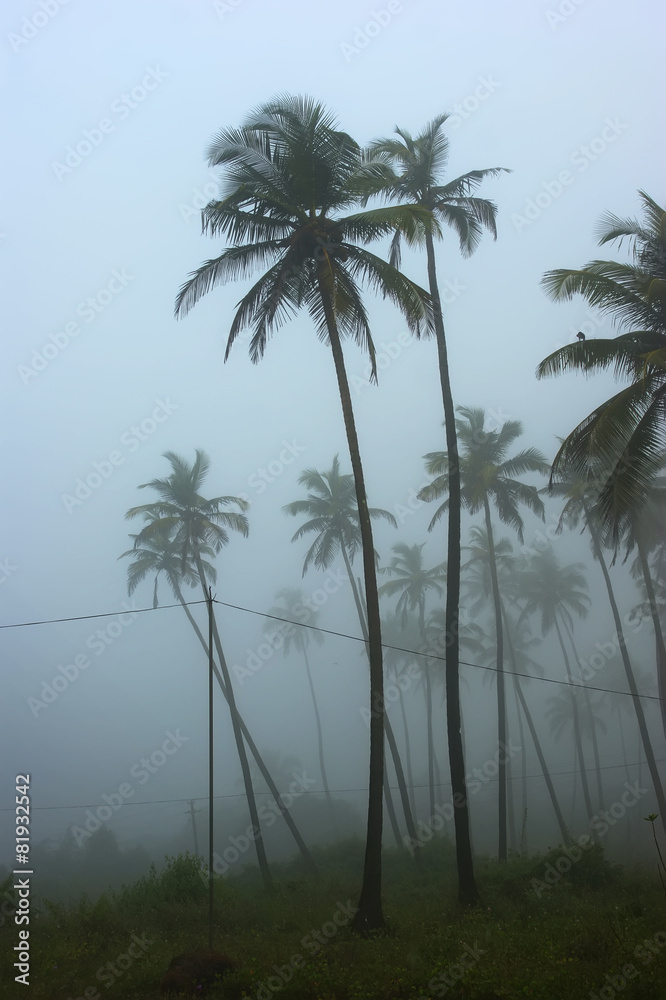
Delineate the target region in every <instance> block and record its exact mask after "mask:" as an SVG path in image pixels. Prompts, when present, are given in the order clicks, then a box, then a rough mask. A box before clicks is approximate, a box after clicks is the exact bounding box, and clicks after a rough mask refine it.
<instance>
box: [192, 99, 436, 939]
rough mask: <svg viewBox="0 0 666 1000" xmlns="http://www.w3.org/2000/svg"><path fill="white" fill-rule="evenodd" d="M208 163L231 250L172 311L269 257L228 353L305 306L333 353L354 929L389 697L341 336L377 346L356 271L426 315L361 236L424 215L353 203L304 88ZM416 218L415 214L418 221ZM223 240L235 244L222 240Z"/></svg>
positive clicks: (342, 156)
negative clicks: (357, 591) (355, 839)
mask: <svg viewBox="0 0 666 1000" xmlns="http://www.w3.org/2000/svg"><path fill="white" fill-rule="evenodd" d="M208 159H209V164H210V165H211V166H225V167H226V171H227V177H226V188H227V191H228V194H227V195H226V197H225V198H223V199H222V200H221V201H214V202H211V203H210V204H209V205H208V206H207V207H206V208H205V209H204V212H203V227H204V231H205V232H207V233H208V234H210V235H211V236H224V237H225V238H226V239H227V240H228V241H229V242H228V245H227V248H226V249H225V250H223V251H222V253H221V254H220V255H219V256H218V257H217V258H215V259H214V260H209V261H207V262H206V263H204V264H203V265H202V266H201V267H200V268H199V269H198V270H197V271H195V272H194V273H193V274H192V275H191V277H190V279H189V280H188V281H187V282H186V283H185V284H184V285H183V287H182V288H181V291H180V293H179V295H178V298H177V300H176V312H177V314H178V315H184V314H185V313H186V312H187V311H188V310H189V309H190V308H191V307H192V306H193V305H194V304H195V303H196V302H197V301H198V300H199V299H200V298H201V297H202V296H203V295H204V294H206V292H208V291H209V290H210V289H211V288H212V287H213V286H214V285H217V284H220V283H223V282H228V281H230V280H235V279H237V278H244V277H247V276H249V275H250V274H251V273H252V272H253V271H255V270H256V269H257V268H265V267H266V266H268V270H266V271H265V272H264V273H263V274H262V276H261V277H260V278H259V279H258V280H257V281H256V283H255V284H254V285H253V286H252V288H251V289H250V291H249V292H247V293H246V295H245V296H244V297H243V298H242V300H241V302H240V304H239V306H238V309H237V312H236V315H235V317H234V319H233V321H232V324H231V329H230V332H229V338H228V342H227V351H226V357H228V354H229V351H230V349H231V346H232V344H233V342H234V340H235V339H236V337H237V336H238V334H239V333H240V332H241V330H243V329H244V328H245V327H248V326H249V327H251V328H252V330H253V335H252V339H251V340H250V357H251V358H252V360H253V361H259V360H260V358H261V357H262V356H263V353H264V351H265V349H266V345H267V342H268V338H269V336H270V335H271V333H272V332H273V331H274V330H276V329H277V328H278V327H279V326H280V325H281V324H282V323H283V322H284V320H285V319H286V318H287V317H288V316H290V315H293V314H295V313H296V312H297V311H298V310H299V309H301V308H302V307H305V308H306V309H307V310H308V312H309V314H310V316H311V318H312V320H313V322H314V324H315V329H316V331H317V334H318V336H319V338H320V339H321V340H323V341H324V342H325V343H327V344H328V345H329V346H330V348H331V351H332V354H333V363H334V366H335V374H336V378H337V383H338V389H339V393H340V402H341V405H342V411H343V417H344V422H345V429H346V432H347V441H348V444H349V452H350V457H351V464H352V472H353V476H354V485H355V490H356V499H357V504H358V512H359V527H360V530H361V537H362V555H363V573H364V578H365V591H366V602H367V615H368V632H369V640H368V646H369V657H370V687H371V695H370V710H371V718H370V778H369V786H370V789H369V803H368V827H367V840H366V854H365V863H364V874H363V886H362V889H361V897H360V900H359V905H358V912H357V914H356V916H355V917H354V920H353V922H352V924H353V927H354V929H355V930H358V931H369V930H372V929H374V928H378V927H381V926H383V923H384V920H383V913H382V903H381V844H382V786H383V774H384V697H383V681H384V678H383V670H382V647H381V623H380V617H379V597H378V595H377V580H376V572H375V560H374V545H373V540H372V526H371V522H370V514H369V511H368V502H367V496H366V489H365V481H364V474H363V466H362V463H361V453H360V448H359V443H358V435H357V431H356V423H355V419H354V413H353V408H352V401H351V393H350V389H349V380H348V377H347V372H346V368H345V362H344V354H343V350H342V340H343V338H345V337H351V338H352V339H353V340H355V341H356V342H357V343H358V344H359V345H360V346H361V347H362V348H363V349H364V350H366V351H367V352H368V353H369V356H370V361H371V368H372V376H373V377H376V369H375V350H374V345H373V342H372V336H371V333H370V326H369V323H368V319H367V313H366V310H365V306H364V304H363V300H362V297H361V289H360V286H359V281H364V282H366V283H367V284H369V285H370V286H371V287H372V288H373V289H374V290H377V291H379V292H381V293H382V294H383V295H385V296H387V297H388V298H390V299H391V300H392V301H393V302H394V303H395V304H396V305H397V306H398V307H399V308H400V310H401V311H402V313H403V315H404V317H405V319H406V322H407V324H408V326H409V328H410V329H412V330H414V331H415V332H419V331H420V328H421V325H422V324H424V323H427V322H429V320H430V301H429V297H428V296H427V295H426V293H424V292H423V291H422V290H421V289H420V288H418V286H416V285H415V284H414V283H413V282H411V281H409V280H408V279H407V278H405V277H404V276H403V275H402V274H400V272H399V271H398V270H397V269H396V268H394V267H392V266H391V265H390V264H387V263H386V262H385V261H383V260H381V259H380V258H379V257H376V256H375V255H374V254H371V253H370V252H369V251H367V250H366V249H364V248H362V247H361V246H359V243H367V242H369V241H371V240H373V239H376V238H378V237H381V236H384V235H387V234H388V233H390V232H394V231H395V230H396V229H402V228H404V229H405V231H406V232H407V233H408V234H409V233H411V232H412V231H413V230H414V228H415V226H417V225H418V224H419V219H420V218H421V219H422V217H423V214H424V213H419V212H418V211H416V210H414V209H413V208H412V207H411V206H404V207H401V206H398V207H391V208H380V209H375V210H373V211H367V210H365V211H359V212H356V213H355V214H352V215H349V214H348V213H349V209H350V208H351V207H353V206H354V205H358V204H359V199H360V196H361V191H360V188H359V175H360V168H361V167H362V162H363V157H362V154H361V150H360V148H359V146H358V145H357V143H356V142H354V140H353V139H352V138H351V136H349V135H347V134H346V133H344V132H341V131H340V130H339V129H338V127H337V122H336V121H335V119H334V117H333V116H332V115H331V114H330V113H329V112H328V111H327V110H326V109H325V108H324V107H323V106H322V105H321V104H319V103H317V102H316V101H313V100H312V99H311V98H308V97H291V96H283V97H278V98H276V99H274V100H272V101H269V102H268V103H267V104H264V105H262V106H261V107H259V108H258V109H257V110H256V111H254V112H253V113H251V114H250V115H249V116H248V117H247V119H246V120H245V123H244V125H243V126H242V127H241V128H239V129H224V130H223V131H221V132H220V133H219V134H218V135H217V136H216V138H215V140H214V142H213V143H212V145H211V147H210V151H209V158H208ZM422 224H423V223H422V222H421V225H422ZM229 244H230V245H229Z"/></svg>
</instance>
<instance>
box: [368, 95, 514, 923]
mask: <svg viewBox="0 0 666 1000" xmlns="http://www.w3.org/2000/svg"><path fill="white" fill-rule="evenodd" d="M448 117H449V116H448V115H447V114H440V115H438V116H437V117H436V118H434V119H433V120H432V121H431V122H430V123H429V124H428V125H427V126H426V127H425V128H424V129H423V131H422V132H421V133H420V134H419V135H418V136H416V138H413V137H412V136H411V135H410V134H409V132H407V131H406V130H405V129H399V128H396V135H397V138H388V139H378V140H376V141H375V142H373V143H372V144H371V146H370V148H369V150H368V157H369V160H370V165H369V167H368V172H369V180H368V190H369V192H372V193H381V194H384V195H385V196H386V197H394V198H398V199H399V200H400V201H404V200H408V201H409V202H410V203H411V204H412V205H414V206H416V207H418V208H420V209H425V210H426V211H427V212H429V213H430V214H431V216H432V218H433V221H434V223H435V225H434V226H431V227H429V228H427V229H426V231H425V246H426V260H427V268H428V286H429V290H430V295H431V297H432V304H433V318H434V326H435V336H436V340H437V358H438V368H439V380H440V387H441V391H442V404H443V407H444V426H445V433H446V448H447V452H448V454H449V456H450V458H451V476H450V493H451V509H450V512H449V521H448V540H447V558H446V561H447V565H448V580H447V588H446V632H447V635H448V637H449V639H450V645H449V647H448V652H447V658H446V689H447V690H446V713H447V739H448V745H449V761H450V769H451V785H452V791H453V795H454V798H455V801H456V802H459V803H460V808H457V809H456V811H455V830H456V855H457V865H458V891H459V896H460V899H461V901H462V902H463V903H465V904H467V905H473V904H474V903H476V901H477V899H478V890H477V887H476V882H475V879H474V867H473V861H472V849H471V839H470V826H469V812H468V808H467V790H466V784H465V760H464V752H463V744H462V736H461V731H460V678H459V657H460V652H459V645H458V630H459V614H460V611H459V606H460V516H461V515H460V510H461V507H460V478H459V476H458V443H457V437H456V420H455V404H454V401H453V392H452V390H451V378H450V374H449V360H448V349H447V343H446V335H445V330H444V317H443V312H442V300H441V296H440V293H439V286H438V282H437V268H436V262H435V245H434V238H435V236H439V235H440V234H441V229H442V227H450V228H451V229H453V231H454V232H455V234H456V235H457V237H458V240H459V244H460V251H461V253H462V255H463V256H464V257H469V256H470V255H471V254H472V253H473V252H474V250H475V249H476V247H477V246H478V244H479V242H480V240H481V237H482V235H483V231H484V229H486V230H488V231H489V232H490V233H491V234H492V236H493V237H494V238H496V236H497V231H496V226H495V217H496V214H497V208H496V206H495V205H494V204H493V202H492V201H488V200H487V199H486V198H477V197H475V196H474V192H475V191H476V190H477V189H478V187H479V185H480V184H481V182H482V181H483V179H484V178H485V177H494V176H496V175H497V174H500V173H502V172H503V170H504V168H502V167H491V168H489V169H486V170H471V171H469V172H468V173H466V174H462V175H461V176H460V177H456V178H455V179H454V180H451V181H448V183H442V180H443V177H442V175H443V173H444V171H445V169H446V166H447V163H448V159H449V139H448V137H447V136H446V135H445V134H444V131H443V126H444V124H445V122H446V120H447V118H448ZM416 235H417V236H420V235H421V234H420V233H417V234H416ZM402 236H405V238H406V239H407V242H412V243H413V242H416V240H415V239H414V237H413V236H411V234H410V233H408V232H407V233H405V232H401V231H400V230H398V229H396V231H395V235H394V238H393V243H392V247H391V261H392V263H395V264H396V266H399V264H400V240H401V237H402ZM410 237H411V238H410Z"/></svg>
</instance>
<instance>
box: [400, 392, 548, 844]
mask: <svg viewBox="0 0 666 1000" xmlns="http://www.w3.org/2000/svg"><path fill="white" fill-rule="evenodd" d="M458 413H460V414H461V417H462V419H461V420H458V421H457V430H458V439H459V441H460V442H461V445H462V448H461V451H460V456H459V463H458V464H459V471H460V484H461V492H460V499H461V503H462V506H463V507H465V508H466V509H467V510H469V511H470V513H471V514H476V513H478V512H479V511H483V513H484V518H485V527H486V532H487V537H488V547H489V564H490V573H491V580H492V585H493V586H492V590H493V604H494V610H495V631H496V636H497V715H498V743H499V746H500V749H501V750H502V751H503V750H504V748H505V747H506V742H507V739H506V699H505V691H504V640H503V631H502V612H501V602H500V593H499V584H498V581H497V562H496V557H495V548H494V540H493V529H492V518H491V513H490V504H491V500H492V502H493V504H494V506H495V508H496V510H497V513H498V515H499V518H500V521H502V523H504V524H508V525H510V526H511V527H512V528H514V530H515V531H516V533H517V535H518V538H519V539H520V541H521V542H522V540H523V519H522V517H521V515H520V511H519V505H520V504H522V505H524V506H526V507H527V508H528V509H529V510H531V511H532V512H533V513H535V514H537V516H539V517H541V518H542V519H543V516H544V512H543V503H542V502H541V499H540V497H539V495H538V492H537V490H536V487H534V486H528V485H526V484H525V483H522V482H520V481H519V480H517V479H515V478H514V477H515V476H520V475H523V474H524V473H526V472H539V473H545V472H547V470H548V465H547V463H546V460H545V458H544V456H543V455H542V454H541V452H540V451H537V449H536V448H526V449H525V450H524V451H521V452H520V453H519V454H517V455H515V456H514V457H513V458H507V457H506V456H507V451H508V449H509V448H510V446H511V445H512V444H513V442H514V441H515V440H516V438H518V437H520V435H521V434H522V429H523V428H522V424H521V423H520V421H519V420H507V421H506V423H504V424H503V425H502V427H500V428H499V429H496V430H495V429H494V430H485V429H484V425H485V413H484V411H483V410H482V409H478V408H476V409H472V408H468V407H458ZM425 460H426V471H427V472H428V473H429V475H431V476H435V479H433V481H432V482H431V483H430V484H429V485H428V486H426V487H424V488H423V489H422V490H421V491H420V492H419V494H418V496H419V499H421V500H436V499H438V498H439V497H441V496H446V497H447V499H446V500H445V501H444V502H443V503H442V504H441V505H440V506H439V507H438V508H437V510H436V511H435V514H434V515H433V518H432V520H431V522H430V528H432V527H433V526H434V525H435V524H436V522H437V521H438V520H439V518H440V517H441V516H442V514H443V513H444V512H445V511H447V510H449V505H450V494H449V486H450V480H451V466H452V463H451V459H450V456H449V455H448V454H447V453H446V452H431V453H430V454H428V455H426V456H425ZM498 796H499V857H500V860H501V861H505V860H506V857H507V843H506V759H505V754H504V753H503V752H502V753H501V755H500V762H499V772H498Z"/></svg>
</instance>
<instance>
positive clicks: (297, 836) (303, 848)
mask: <svg viewBox="0 0 666 1000" xmlns="http://www.w3.org/2000/svg"><path fill="white" fill-rule="evenodd" d="M176 597H177V598H178V600H179V602H180V604H181V605H182V608H183V611H184V612H185V614H186V615H187V618H188V621H189V623H190V625H191V626H192V628H193V629H194V632H195V634H196V636H197V638H198V640H199V642H200V643H201V645H202V647H203V649H204V651H205V653H206V657H208V655H209V653H208V643H207V642H206V640H205V638H204V636H203V634H202V632H201V629H200V628H199V626H198V625H197V623H196V621H195V619H194V617H193V616H192V613H191V611H190V609H189V607H188V606H187V604H186V602H185V598H184V596H183V594H182V591H181V590H180V588H178V587H177V588H176ZM225 668H226V660H225ZM213 670H214V671H215V676H216V678H217V682H218V684H219V685H220V689H221V691H222V694H223V695H224V697H225V699H226V701H227V702H228V701H229V697H228V695H227V685H226V683H225V681H224V678H223V677H222V674H221V673H220V670H219V668H218V666H217V664H216V663H213ZM225 672H226V674H227V676H228V675H229V671H228V668H226V670H225ZM236 713H237V717H238V723H239V725H240V728H241V732H242V734H243V737H244V738H245V741H246V743H247V745H248V747H249V749H250V753H251V754H252V756H253V757H254V759H255V761H256V762H257V767H258V768H259V770H260V772H261V774H262V776H263V778H264V781H265V782H266V784H267V785H268V788H269V790H270V792H271V795H272V796H273V798H274V799H275V802H276V804H277V806H278V808H279V809H280V812H281V813H282V816H283V818H284V821H285V823H286V824H287V827H288V828H289V831H290V833H291V835H292V836H293V838H294V840H295V842H296V844H297V846H298V849H299V851H300V852H301V856H302V858H303V860H304V862H305V864H306V867H307V869H308V871H309V872H310V873H311V874H312V875H315V876H316V875H318V871H317V866H316V864H315V861H314V858H313V857H312V855H311V854H310V851H309V850H308V847H307V844H306V843H305V841H304V840H303V837H302V836H301V833H300V831H299V829H298V827H297V826H296V824H295V823H294V820H293V818H292V815H291V813H290V811H289V809H288V807H287V806H286V805H285V804H284V802H283V801H282V799H281V797H280V792H279V791H278V787H277V785H276V784H275V782H274V781H273V777H272V775H271V773H270V771H269V770H268V768H267V767H266V764H265V762H264V759H263V757H262V756H261V754H260V753H259V750H258V748H257V745H256V743H255V742H254V740H253V739H252V736H251V735H250V731H249V729H248V728H247V726H246V724H245V721H244V720H243V717H242V716H241V714H240V712H239V711H238V709H236Z"/></svg>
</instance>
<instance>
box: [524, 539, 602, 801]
mask: <svg viewBox="0 0 666 1000" xmlns="http://www.w3.org/2000/svg"><path fill="white" fill-rule="evenodd" d="M520 589H521V596H522V598H523V602H524V604H523V612H522V615H521V618H528V617H530V616H531V615H536V616H537V617H538V618H539V624H540V627H541V634H542V635H543V636H546V635H548V634H549V633H550V632H552V631H553V630H554V631H555V633H556V635H557V641H558V643H559V646H560V650H561V652H562V657H563V660H564V666H565V670H566V675H567V681H568V682H569V684H570V685H572V684H573V674H572V670H571V661H570V658H569V655H568V653H567V648H566V645H565V642H564V636H565V632H566V629H567V628H569V629H571V628H572V627H573V620H574V618H573V616H574V615H576V617H577V618H585V617H586V616H587V613H588V611H589V608H590V604H591V603H592V602H591V600H590V597H589V595H588V593H587V582H586V579H585V574H584V572H583V567H582V564H581V563H571V564H570V565H568V566H560V564H559V561H558V559H557V556H556V555H555V553H554V552H553V550H552V549H551V548H548V549H545V550H544V551H543V552H540V553H538V554H537V555H535V556H533V557H532V558H531V560H530V563H529V565H528V567H527V568H526V569H525V570H524V571H523V572H522V574H521V576H520ZM579 693H581V692H580V689H579V688H577V689H574V688H573V687H570V688H569V710H570V715H571V719H572V724H573V733H574V740H575V744H576V752H577V757H578V765H579V767H580V777H581V784H582V788H583V797H584V799H585V807H586V809H587V815H588V819H590V820H591V819H592V817H593V815H594V810H593V808H592V800H591V798H590V790H589V785H588V781H587V771H586V769H585V757H584V754H583V741H582V735H581V732H582V726H583V723H582V720H581V713H580V707H581V706H582V699H579V698H578V697H576V696H577V695H578V694H579Z"/></svg>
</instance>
